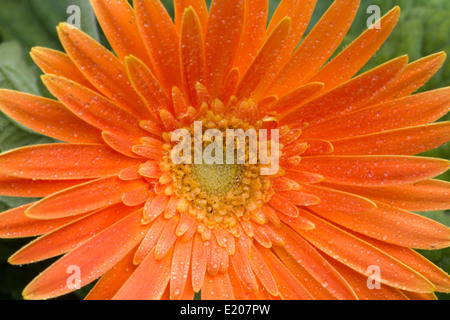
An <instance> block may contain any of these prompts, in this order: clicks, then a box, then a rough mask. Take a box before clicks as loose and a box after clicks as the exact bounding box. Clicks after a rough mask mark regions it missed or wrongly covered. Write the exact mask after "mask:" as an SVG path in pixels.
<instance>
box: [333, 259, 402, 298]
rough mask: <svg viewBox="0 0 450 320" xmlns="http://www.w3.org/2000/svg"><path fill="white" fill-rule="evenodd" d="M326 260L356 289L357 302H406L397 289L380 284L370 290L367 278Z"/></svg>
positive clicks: (335, 262)
mask: <svg viewBox="0 0 450 320" xmlns="http://www.w3.org/2000/svg"><path fill="white" fill-rule="evenodd" d="M328 260H329V262H330V264H331V265H332V266H333V267H334V268H335V269H336V270H337V271H338V272H339V273H340V274H341V275H342V276H343V277H344V278H345V280H346V281H347V282H348V283H349V284H350V285H351V286H352V287H353V288H358V290H357V291H356V294H357V296H358V299H359V300H396V301H397V300H408V298H407V296H405V295H404V294H403V293H402V292H401V291H400V290H399V289H396V288H393V287H390V286H387V285H384V284H380V287H379V288H378V287H376V288H372V289H370V288H369V287H368V285H367V284H368V278H367V277H366V276H363V275H362V274H360V273H358V272H356V271H353V270H352V269H350V268H348V267H346V266H345V265H343V264H341V263H339V262H337V261H335V260H333V259H328Z"/></svg>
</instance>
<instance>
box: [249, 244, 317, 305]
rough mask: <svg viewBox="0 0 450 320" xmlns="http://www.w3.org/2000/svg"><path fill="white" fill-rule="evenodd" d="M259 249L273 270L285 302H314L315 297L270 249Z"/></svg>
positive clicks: (279, 291) (265, 261)
mask: <svg viewBox="0 0 450 320" xmlns="http://www.w3.org/2000/svg"><path fill="white" fill-rule="evenodd" d="M255 247H256V248H257V249H258V251H259V253H260V255H261V257H262V259H263V261H264V263H265V264H266V265H267V267H268V268H269V269H270V270H271V272H272V276H273V278H274V279H275V282H276V284H277V287H278V293H279V295H280V296H281V297H282V298H283V299H284V300H313V297H312V296H311V295H310V293H309V292H308V291H306V289H305V288H304V287H303V286H302V284H301V283H300V282H299V281H298V280H297V279H296V278H295V277H294V276H293V275H292V273H291V272H290V271H289V270H288V269H287V268H286V266H285V265H283V263H281V261H280V260H279V259H278V258H277V257H276V256H275V255H274V254H273V253H272V252H271V251H270V250H268V249H266V248H260V247H259V246H258V245H255Z"/></svg>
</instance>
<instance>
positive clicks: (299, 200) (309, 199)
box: [281, 191, 321, 206]
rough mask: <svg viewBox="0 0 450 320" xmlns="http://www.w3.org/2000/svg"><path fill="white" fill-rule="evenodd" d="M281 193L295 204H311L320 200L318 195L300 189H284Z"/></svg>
mask: <svg viewBox="0 0 450 320" xmlns="http://www.w3.org/2000/svg"><path fill="white" fill-rule="evenodd" d="M281 195H282V196H283V198H285V199H288V200H289V201H290V202H292V203H293V204H295V205H296V206H313V205H316V204H318V203H319V202H320V201H321V199H320V198H319V197H318V196H316V195H314V194H309V193H304V192H301V191H286V192H282V193H281Z"/></svg>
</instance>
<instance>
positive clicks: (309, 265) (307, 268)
mask: <svg viewBox="0 0 450 320" xmlns="http://www.w3.org/2000/svg"><path fill="white" fill-rule="evenodd" d="M294 220H295V219H292V218H287V219H285V221H284V223H285V224H284V225H283V226H282V227H281V228H280V229H278V230H277V231H278V233H279V235H280V236H281V237H282V239H283V241H284V242H285V246H284V249H285V250H286V251H287V252H288V253H289V254H290V255H291V256H292V257H293V258H294V260H295V261H296V262H297V263H299V264H300V265H301V266H302V267H303V268H304V272H306V273H309V276H311V277H313V279H315V280H316V281H318V282H319V284H320V285H321V286H322V287H323V289H325V290H326V291H329V293H331V294H332V295H333V296H335V297H336V298H338V299H346V300H353V299H355V293H354V291H353V289H352V287H350V286H349V285H348V283H347V282H346V281H345V279H344V278H343V277H342V276H341V275H340V274H339V273H338V272H337V271H336V270H335V269H334V268H333V267H332V266H331V265H330V264H329V263H328V262H327V261H326V260H325V259H324V258H323V257H322V256H321V255H320V254H319V253H318V252H317V251H316V249H315V248H314V247H313V246H312V245H311V244H309V243H308V242H307V241H306V240H305V239H303V238H302V237H301V236H300V235H299V234H298V233H297V232H295V231H294V230H292V229H291V228H289V227H287V226H286V225H289V226H291V227H293V228H294V229H295V228H296V227H295V224H293V223H295V222H294ZM316 290H318V289H316Z"/></svg>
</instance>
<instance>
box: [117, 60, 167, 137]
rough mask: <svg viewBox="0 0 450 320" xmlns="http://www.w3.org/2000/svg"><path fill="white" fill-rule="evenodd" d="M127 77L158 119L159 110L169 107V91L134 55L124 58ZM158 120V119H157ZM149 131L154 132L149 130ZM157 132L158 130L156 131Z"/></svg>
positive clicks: (153, 115)
mask: <svg viewBox="0 0 450 320" xmlns="http://www.w3.org/2000/svg"><path fill="white" fill-rule="evenodd" d="M125 66H126V68H127V72H128V77H129V78H130V80H131V83H132V84H133V87H134V88H135V89H136V91H137V92H138V94H139V95H140V96H141V98H142V99H143V100H144V101H146V102H147V107H148V108H149V110H150V112H151V114H152V117H153V118H154V119H159V110H160V109H167V108H170V107H171V105H172V104H171V100H170V98H169V92H170V91H169V92H167V93H166V92H164V89H163V87H162V86H161V84H160V82H159V81H158V79H156V77H155V75H154V74H153V72H152V71H151V70H150V69H149V68H148V66H147V65H146V64H145V63H144V62H142V60H140V59H139V58H136V57H135V56H128V57H126V58H125ZM157 122H159V120H158V121H157ZM150 132H154V130H151V131H150ZM158 132H159V131H158Z"/></svg>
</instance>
